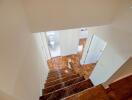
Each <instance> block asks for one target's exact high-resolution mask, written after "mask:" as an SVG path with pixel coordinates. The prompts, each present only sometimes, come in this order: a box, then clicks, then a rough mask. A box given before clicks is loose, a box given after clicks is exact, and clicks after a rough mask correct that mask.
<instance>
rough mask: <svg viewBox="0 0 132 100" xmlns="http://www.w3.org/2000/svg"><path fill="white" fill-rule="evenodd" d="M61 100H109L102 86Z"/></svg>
mask: <svg viewBox="0 0 132 100" xmlns="http://www.w3.org/2000/svg"><path fill="white" fill-rule="evenodd" d="M62 100H111V99H110V98H109V97H108V95H107V93H106V91H105V89H104V87H103V86H102V85H98V86H96V87H92V88H89V89H86V90H84V91H81V92H79V93H77V94H74V95H71V96H68V97H66V98H63V99H62Z"/></svg>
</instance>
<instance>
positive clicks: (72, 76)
mask: <svg viewBox="0 0 132 100" xmlns="http://www.w3.org/2000/svg"><path fill="white" fill-rule="evenodd" d="M79 76H80V75H79V74H72V75H70V76H67V77H64V78H61V79H57V80H54V81H51V82H46V84H45V88H47V87H49V86H52V85H55V84H58V83H61V82H65V81H68V80H70V79H73V78H76V77H79Z"/></svg>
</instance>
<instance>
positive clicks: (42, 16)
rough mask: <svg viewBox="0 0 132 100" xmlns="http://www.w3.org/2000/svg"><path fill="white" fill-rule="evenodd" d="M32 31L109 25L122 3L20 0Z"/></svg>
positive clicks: (79, 0)
mask: <svg viewBox="0 0 132 100" xmlns="http://www.w3.org/2000/svg"><path fill="white" fill-rule="evenodd" d="M22 1H23V3H24V9H25V12H26V15H27V17H28V20H29V25H30V28H31V31H32V32H38V31H39V32H40V31H50V30H60V29H69V28H80V27H84V26H97V25H104V24H109V23H111V21H112V20H113V18H114V16H115V15H116V13H117V11H118V8H119V6H120V3H121V1H122V0H22Z"/></svg>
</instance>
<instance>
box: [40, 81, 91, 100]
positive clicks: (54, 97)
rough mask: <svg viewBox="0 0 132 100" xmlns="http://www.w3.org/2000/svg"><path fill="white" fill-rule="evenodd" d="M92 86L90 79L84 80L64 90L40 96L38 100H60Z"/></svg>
mask: <svg viewBox="0 0 132 100" xmlns="http://www.w3.org/2000/svg"><path fill="white" fill-rule="evenodd" d="M92 86H93V84H92V82H91V80H90V79H88V80H84V81H81V82H78V83H76V84H73V85H70V86H67V87H65V88H61V89H59V90H57V91H54V92H51V93H48V94H46V95H44V96H41V97H40V100H60V99H61V98H64V97H66V96H69V95H72V94H74V93H78V92H80V91H83V90H85V89H87V88H90V87H92Z"/></svg>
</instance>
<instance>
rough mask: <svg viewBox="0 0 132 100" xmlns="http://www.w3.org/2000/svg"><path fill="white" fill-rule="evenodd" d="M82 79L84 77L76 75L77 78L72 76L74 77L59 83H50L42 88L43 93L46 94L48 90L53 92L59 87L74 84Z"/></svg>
mask: <svg viewBox="0 0 132 100" xmlns="http://www.w3.org/2000/svg"><path fill="white" fill-rule="evenodd" d="M83 80H84V77H83V76H81V77H77V78H74V79H70V80H68V81H65V82H62V83H59V84H56V85H52V86H50V87H48V88H45V89H44V90H43V94H47V93H49V92H53V91H55V90H58V89H60V88H64V87H66V86H69V85H72V84H75V83H77V82H80V81H83Z"/></svg>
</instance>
